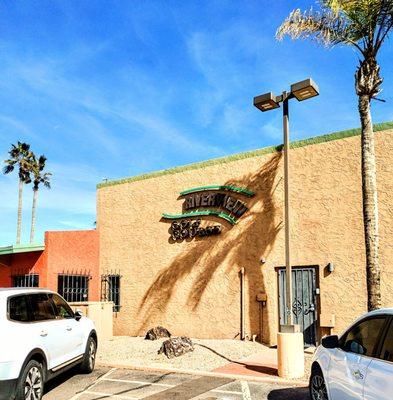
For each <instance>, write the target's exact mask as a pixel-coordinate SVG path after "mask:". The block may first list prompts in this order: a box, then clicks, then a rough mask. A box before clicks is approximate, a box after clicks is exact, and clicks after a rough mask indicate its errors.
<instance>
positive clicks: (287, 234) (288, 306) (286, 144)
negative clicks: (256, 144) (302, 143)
mask: <svg viewBox="0 0 393 400" xmlns="http://www.w3.org/2000/svg"><path fill="white" fill-rule="evenodd" d="M288 97H289V95H288V93H287V92H283V94H282V99H283V120H282V122H283V133H284V198H285V275H286V284H285V285H286V300H287V301H286V310H285V311H286V315H287V322H286V323H287V325H292V324H293V318H292V266H291V233H290V224H289V221H290V203H289V104H288V100H289V98H288Z"/></svg>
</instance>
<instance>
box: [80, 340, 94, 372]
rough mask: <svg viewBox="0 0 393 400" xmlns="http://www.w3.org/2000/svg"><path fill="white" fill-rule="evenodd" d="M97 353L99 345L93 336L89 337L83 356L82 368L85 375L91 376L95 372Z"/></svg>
mask: <svg viewBox="0 0 393 400" xmlns="http://www.w3.org/2000/svg"><path fill="white" fill-rule="evenodd" d="M96 353H97V343H96V341H95V340H94V338H93V337H92V336H90V337H89V339H88V340H87V344H86V350H85V355H84V356H83V361H82V364H81V366H80V370H81V372H83V373H85V374H90V372H93V370H94V366H95V362H96Z"/></svg>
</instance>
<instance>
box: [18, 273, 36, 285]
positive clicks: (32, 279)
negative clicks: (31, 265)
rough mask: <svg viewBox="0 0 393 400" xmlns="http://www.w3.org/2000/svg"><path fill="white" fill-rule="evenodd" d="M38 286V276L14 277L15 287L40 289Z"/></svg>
mask: <svg viewBox="0 0 393 400" xmlns="http://www.w3.org/2000/svg"><path fill="white" fill-rule="evenodd" d="M38 285H39V275H38V274H24V275H14V276H13V277H12V286H13V287H38Z"/></svg>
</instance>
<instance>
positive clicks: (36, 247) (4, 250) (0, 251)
mask: <svg viewBox="0 0 393 400" xmlns="http://www.w3.org/2000/svg"><path fill="white" fill-rule="evenodd" d="M43 250H45V246H44V245H43V244H33V245H30V244H26V245H16V244H15V245H11V246H4V247H0V256H1V255H7V254H18V253H29V252H33V251H43Z"/></svg>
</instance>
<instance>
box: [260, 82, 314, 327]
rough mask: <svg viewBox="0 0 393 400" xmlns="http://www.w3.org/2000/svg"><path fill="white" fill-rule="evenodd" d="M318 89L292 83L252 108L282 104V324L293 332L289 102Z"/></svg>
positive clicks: (265, 96)
mask: <svg viewBox="0 0 393 400" xmlns="http://www.w3.org/2000/svg"><path fill="white" fill-rule="evenodd" d="M318 94H319V89H318V86H317V85H316V84H315V82H314V81H313V80H312V79H311V78H308V79H305V80H304V81H301V82H297V83H294V84H293V85H291V90H290V91H289V92H286V91H284V92H283V93H282V95H281V96H275V95H274V94H273V93H272V92H268V93H265V94H262V95H260V96H256V97H254V106H255V107H257V108H258V109H259V110H261V111H263V112H265V111H270V110H273V109H275V108H279V107H280V103H282V104H283V134H284V202H285V275H286V288H285V289H286V292H285V293H286V304H285V313H284V314H285V315H286V317H287V318H286V321H285V322H284V323H285V324H286V325H287V326H288V328H289V329H292V330H294V326H293V315H292V267H291V240H290V239H291V234H290V201H289V183H290V182H289V100H290V99H293V98H296V99H297V100H298V101H303V100H307V99H310V98H312V97H315V96H318Z"/></svg>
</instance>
